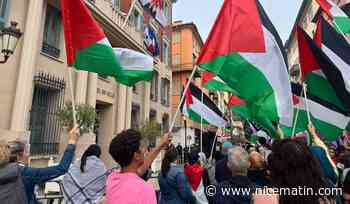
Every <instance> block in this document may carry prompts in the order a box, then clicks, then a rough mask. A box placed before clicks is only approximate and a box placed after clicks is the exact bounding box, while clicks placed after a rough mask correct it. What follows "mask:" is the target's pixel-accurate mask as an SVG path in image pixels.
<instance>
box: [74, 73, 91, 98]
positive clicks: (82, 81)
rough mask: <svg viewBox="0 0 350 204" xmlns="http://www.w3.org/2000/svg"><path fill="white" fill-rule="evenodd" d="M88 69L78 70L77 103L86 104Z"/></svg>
mask: <svg viewBox="0 0 350 204" xmlns="http://www.w3.org/2000/svg"><path fill="white" fill-rule="evenodd" d="M88 74H89V73H88V72H87V71H77V74H76V76H77V78H76V84H75V92H74V94H75V104H77V105H79V104H85V103H86V91H87V80H88Z"/></svg>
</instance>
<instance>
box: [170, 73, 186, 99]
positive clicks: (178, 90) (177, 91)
mask: <svg viewBox="0 0 350 204" xmlns="http://www.w3.org/2000/svg"><path fill="white" fill-rule="evenodd" d="M182 89H183V85H182V82H181V79H180V78H175V77H174V75H173V89H172V91H173V95H181V94H182Z"/></svg>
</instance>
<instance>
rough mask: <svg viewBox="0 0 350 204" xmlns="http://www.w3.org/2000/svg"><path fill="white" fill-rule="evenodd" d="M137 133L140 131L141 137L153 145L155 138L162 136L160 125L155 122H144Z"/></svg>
mask: <svg viewBox="0 0 350 204" xmlns="http://www.w3.org/2000/svg"><path fill="white" fill-rule="evenodd" d="M138 131H140V132H141V135H142V137H143V138H144V139H146V140H148V141H149V142H150V143H151V144H155V143H156V138H157V137H160V136H161V134H162V132H161V125H160V124H159V123H157V122H156V121H146V122H145V123H143V124H142V125H141V126H140V128H139V129H138Z"/></svg>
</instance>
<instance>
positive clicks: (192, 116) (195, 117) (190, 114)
mask: <svg viewBox="0 0 350 204" xmlns="http://www.w3.org/2000/svg"><path fill="white" fill-rule="evenodd" d="M187 112H188V117H189V118H190V119H191V120H192V121H194V122H197V123H201V121H202V124H203V125H209V123H208V122H207V121H206V120H204V118H202V119H201V116H200V115H198V114H197V113H196V112H194V111H193V110H192V109H191V108H189V109H187Z"/></svg>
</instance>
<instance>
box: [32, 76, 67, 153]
mask: <svg viewBox="0 0 350 204" xmlns="http://www.w3.org/2000/svg"><path fill="white" fill-rule="evenodd" d="M64 90H65V81H64V80H63V79H60V78H57V77H55V76H52V75H49V74H45V73H38V74H37V75H35V77H34V94H33V101H32V109H31V111H30V124H29V127H30V131H31V137H30V145H31V146H30V147H31V148H30V152H31V155H52V154H58V151H59V140H60V133H61V127H60V124H59V121H58V118H57V112H58V111H59V110H60V109H61V107H63V103H64Z"/></svg>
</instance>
